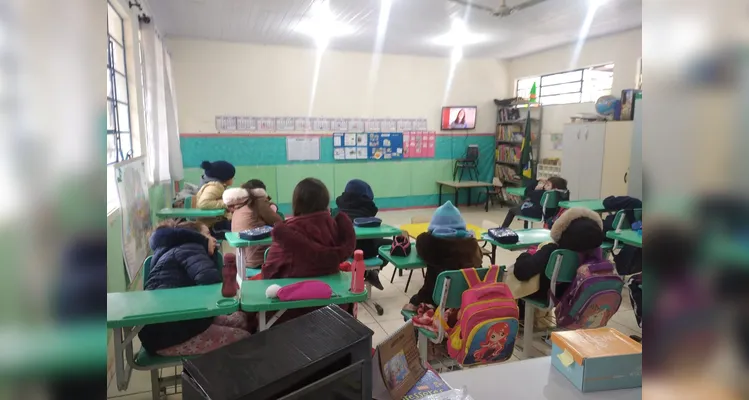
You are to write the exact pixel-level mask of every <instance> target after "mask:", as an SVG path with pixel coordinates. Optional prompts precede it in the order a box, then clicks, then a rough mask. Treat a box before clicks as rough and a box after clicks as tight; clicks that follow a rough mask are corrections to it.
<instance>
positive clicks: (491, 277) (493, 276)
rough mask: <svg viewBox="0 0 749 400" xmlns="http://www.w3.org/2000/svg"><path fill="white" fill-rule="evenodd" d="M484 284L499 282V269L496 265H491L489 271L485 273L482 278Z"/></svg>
mask: <svg viewBox="0 0 749 400" xmlns="http://www.w3.org/2000/svg"><path fill="white" fill-rule="evenodd" d="M483 282H484V283H495V282H499V267H498V266H496V265H492V266H491V267H489V270H488V271H486V275H485V276H484V280H483Z"/></svg>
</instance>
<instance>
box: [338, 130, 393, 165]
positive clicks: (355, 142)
mask: <svg viewBox="0 0 749 400" xmlns="http://www.w3.org/2000/svg"><path fill="white" fill-rule="evenodd" d="M403 154H404V148H403V133H402V132H367V133H364V132H361V133H334V134H333V159H334V160H336V161H341V160H375V161H376V160H400V159H402V158H403Z"/></svg>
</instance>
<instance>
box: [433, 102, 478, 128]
mask: <svg viewBox="0 0 749 400" xmlns="http://www.w3.org/2000/svg"><path fill="white" fill-rule="evenodd" d="M441 121H442V123H441V124H440V125H441V127H442V130H443V131H456V130H467V129H476V106H451V107H442V118H441Z"/></svg>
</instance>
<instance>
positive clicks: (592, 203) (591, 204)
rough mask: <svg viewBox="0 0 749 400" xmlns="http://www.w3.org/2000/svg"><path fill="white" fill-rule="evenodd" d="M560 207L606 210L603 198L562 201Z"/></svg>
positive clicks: (596, 210)
mask: <svg viewBox="0 0 749 400" xmlns="http://www.w3.org/2000/svg"><path fill="white" fill-rule="evenodd" d="M559 207H562V208H573V207H578V208H587V209H588V210H591V211H595V212H601V211H606V207H604V206H603V200H601V199H590V200H573V201H560V202H559Z"/></svg>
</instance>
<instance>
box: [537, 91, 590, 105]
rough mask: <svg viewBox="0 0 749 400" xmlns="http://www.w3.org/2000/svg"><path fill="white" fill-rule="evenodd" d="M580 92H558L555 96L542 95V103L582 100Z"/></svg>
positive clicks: (565, 102) (569, 102)
mask: <svg viewBox="0 0 749 400" xmlns="http://www.w3.org/2000/svg"><path fill="white" fill-rule="evenodd" d="M580 96H581V95H580V93H569V94H558V95H554V96H541V100H540V101H541V104H543V105H545V106H548V105H551V104H574V103H579V102H580Z"/></svg>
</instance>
